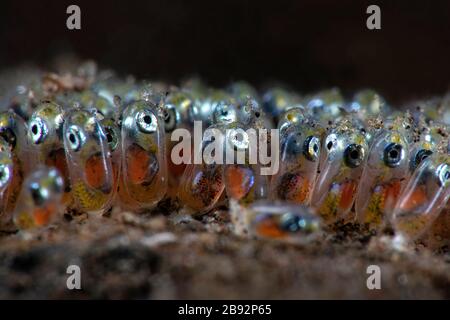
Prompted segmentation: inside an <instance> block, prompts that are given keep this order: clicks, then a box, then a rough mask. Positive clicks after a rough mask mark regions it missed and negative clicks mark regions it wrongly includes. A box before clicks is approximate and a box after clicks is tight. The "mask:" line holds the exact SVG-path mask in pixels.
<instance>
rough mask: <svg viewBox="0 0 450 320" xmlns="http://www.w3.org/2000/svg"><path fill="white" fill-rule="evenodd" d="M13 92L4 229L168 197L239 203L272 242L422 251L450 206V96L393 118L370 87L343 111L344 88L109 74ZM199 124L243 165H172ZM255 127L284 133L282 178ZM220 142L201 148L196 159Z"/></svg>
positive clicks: (1, 174) (54, 77)
mask: <svg viewBox="0 0 450 320" xmlns="http://www.w3.org/2000/svg"><path fill="white" fill-rule="evenodd" d="M80 70H83V69H80ZM36 79H37V80H36ZM10 92H11V93H10V94H8V95H6V96H7V97H8V98H7V99H3V100H2V101H1V103H2V106H1V108H2V109H1V113H0V218H1V223H2V224H8V223H11V222H13V223H14V224H15V225H16V226H17V227H19V228H21V229H24V228H30V227H37V226H43V225H47V224H49V223H51V222H52V221H55V219H60V218H61V216H62V214H63V213H64V212H86V213H99V214H101V213H104V212H106V211H108V210H110V208H111V207H113V206H119V207H121V208H123V209H124V210H134V211H141V210H146V209H151V208H154V207H155V206H156V205H157V204H158V203H159V202H160V201H161V200H162V199H163V198H165V197H169V198H172V199H177V200H178V202H179V204H180V206H181V207H182V208H183V210H185V211H187V212H189V213H190V214H193V215H200V214H204V213H207V212H209V211H211V210H213V209H214V208H215V207H217V206H218V205H220V204H223V203H224V201H225V202H226V201H232V202H233V204H234V205H237V206H238V208H239V209H238V213H237V214H238V215H239V214H242V215H245V219H243V220H244V222H245V223H246V224H247V225H248V226H249V230H250V231H251V232H252V234H256V235H259V236H264V237H271V238H292V237H294V238H295V237H297V238H298V237H307V236H308V235H310V234H314V232H315V231H317V230H318V229H319V228H320V226H321V225H323V224H332V223H334V222H336V221H338V220H341V219H344V220H347V221H352V220H353V221H357V222H359V223H361V224H364V225H366V226H367V227H368V228H370V229H375V230H377V229H379V228H381V227H383V226H386V224H389V225H392V226H393V228H394V230H395V231H396V232H397V233H398V234H401V235H403V236H404V237H405V238H407V239H411V240H414V239H416V238H417V237H419V236H420V235H422V234H423V233H424V232H425V231H426V230H427V228H428V227H429V226H430V225H431V224H432V223H433V221H434V220H435V219H436V217H437V216H438V215H439V214H441V212H443V210H444V209H445V207H446V206H447V202H448V199H449V197H450V155H449V152H450V150H449V138H448V126H449V125H450V96H449V95H447V96H444V97H438V98H433V99H428V100H424V101H415V102H413V103H410V104H408V105H406V106H404V107H403V108H392V107H391V106H390V105H388V104H387V103H386V101H385V100H384V99H383V98H382V97H381V96H380V95H379V94H378V93H376V92H375V91H373V90H368V89H367V90H361V91H359V92H357V93H356V94H355V95H354V96H353V97H351V98H349V99H344V97H343V95H342V94H341V92H340V91H339V90H338V89H336V88H332V89H327V90H322V91H319V92H317V93H313V94H306V95H300V94H298V93H296V92H293V91H291V90H289V89H286V88H284V87H269V88H268V89H266V90H263V91H261V92H259V91H257V90H256V89H255V88H253V87H252V86H251V85H249V84H248V83H246V82H243V81H238V82H234V83H232V84H230V85H229V86H228V87H226V88H221V89H217V88H211V87H208V86H206V85H205V84H204V83H203V82H202V81H200V80H199V79H196V78H192V79H189V80H187V81H184V82H182V83H181V84H180V85H179V86H171V85H168V84H166V83H162V82H158V81H154V82H144V81H136V80H134V79H129V78H127V79H123V78H120V77H118V76H116V75H114V74H113V73H111V72H108V71H102V72H95V73H89V72H85V71H84V72H82V71H80V72H79V73H75V74H52V73H45V74H42V75H41V74H40V75H39V77H36V78H35V80H33V81H31V80H29V79H28V80H27V79H23V83H21V84H20V85H19V86H14V87H13V88H11V91H10ZM194 121H200V122H201V123H202V124H203V127H204V128H208V129H215V130H218V131H219V132H223V133H224V137H225V138H224V140H223V141H220V143H222V144H224V145H225V144H226V145H231V146H232V147H233V149H234V150H241V151H244V153H243V154H244V161H243V162H241V163H231V164H227V163H217V162H214V161H212V162H208V163H206V162H201V163H175V162H174V161H172V158H171V154H172V151H173V148H174V147H175V146H176V144H177V142H176V141H172V140H173V139H171V133H172V132H173V131H174V130H175V129H180V128H183V129H186V130H188V131H191V132H192V131H193V125H194ZM248 129H254V130H256V131H260V130H266V129H278V136H276V137H274V136H270V135H269V136H268V137H267V139H266V140H264V141H262V142H261V141H260V142H259V143H258V145H257V148H262V147H268V145H270V144H272V143H274V142H277V143H278V145H279V149H278V150H279V152H278V154H277V155H276V157H277V160H278V162H279V168H278V170H276V172H274V173H273V174H271V175H267V174H262V171H261V169H262V167H264V165H263V164H261V163H258V162H257V163H254V162H251V161H250V159H249V157H250V155H249V153H248V152H247V153H246V152H245V151H246V150H248V149H249V148H250V143H249V138H248V137H247V136H246V134H247V133H246V132H247V130H248ZM230 130H231V132H234V133H237V132H238V133H239V135H236V134H234V135H229V134H225V132H228V131H230ZM275 138H276V139H277V141H274V139H275ZM210 143H211V141H210V140H209V138H208V137H207V136H203V140H202V141H201V142H200V145H192V150H194V149H196V148H199V149H201V150H204V149H205V148H207V147H208V145H209V144H210ZM216 143H218V142H217V141H216ZM263 144H267V145H266V146H263ZM268 149H270V147H268Z"/></svg>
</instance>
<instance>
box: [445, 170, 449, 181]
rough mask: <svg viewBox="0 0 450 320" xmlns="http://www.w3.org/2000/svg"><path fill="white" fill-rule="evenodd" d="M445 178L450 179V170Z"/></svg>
mask: <svg viewBox="0 0 450 320" xmlns="http://www.w3.org/2000/svg"><path fill="white" fill-rule="evenodd" d="M444 178H445V180H448V179H450V172H449V171H447V172H446V173H445V175H444Z"/></svg>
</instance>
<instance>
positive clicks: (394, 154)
mask: <svg viewBox="0 0 450 320" xmlns="http://www.w3.org/2000/svg"><path fill="white" fill-rule="evenodd" d="M389 157H391V159H397V157H398V151H397V150H395V149H394V150H391V151H389Z"/></svg>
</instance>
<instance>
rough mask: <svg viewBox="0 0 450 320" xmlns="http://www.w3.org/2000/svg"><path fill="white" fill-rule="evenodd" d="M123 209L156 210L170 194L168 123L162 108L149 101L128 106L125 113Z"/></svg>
mask: <svg viewBox="0 0 450 320" xmlns="http://www.w3.org/2000/svg"><path fill="white" fill-rule="evenodd" d="M121 139H122V142H121V155H122V166H121V168H122V175H121V179H120V184H119V197H120V203H121V206H122V207H124V208H129V209H145V208H152V207H154V206H155V205H156V204H157V203H158V202H159V201H160V200H161V199H162V198H163V197H164V195H165V194H166V192H167V180H168V179H167V166H166V152H165V133H164V120H163V119H162V115H161V114H160V112H159V109H158V107H157V106H156V105H155V104H154V103H152V102H150V101H146V100H138V101H135V102H133V103H131V104H130V105H128V106H127V107H126V108H125V109H124V111H123V113H122V130H121Z"/></svg>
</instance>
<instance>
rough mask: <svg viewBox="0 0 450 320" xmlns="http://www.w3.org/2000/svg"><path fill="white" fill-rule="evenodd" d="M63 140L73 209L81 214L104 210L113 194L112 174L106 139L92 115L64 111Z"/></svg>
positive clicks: (82, 112)
mask: <svg viewBox="0 0 450 320" xmlns="http://www.w3.org/2000/svg"><path fill="white" fill-rule="evenodd" d="M63 139H64V147H65V151H66V158H67V164H68V169H69V175H70V182H71V187H72V195H73V199H74V205H73V206H74V207H75V208H76V209H77V210H79V211H81V212H103V211H105V210H107V209H108V208H109V207H110V205H111V202H112V199H113V196H114V194H115V190H114V186H115V184H114V174H113V167H112V161H111V156H110V151H109V146H108V140H107V137H106V134H105V132H104V131H103V127H102V126H101V125H100V122H99V121H98V120H97V118H96V115H95V113H92V112H89V111H87V110H82V109H73V110H72V111H70V112H68V113H67V114H66V119H65V122H64V126H63Z"/></svg>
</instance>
